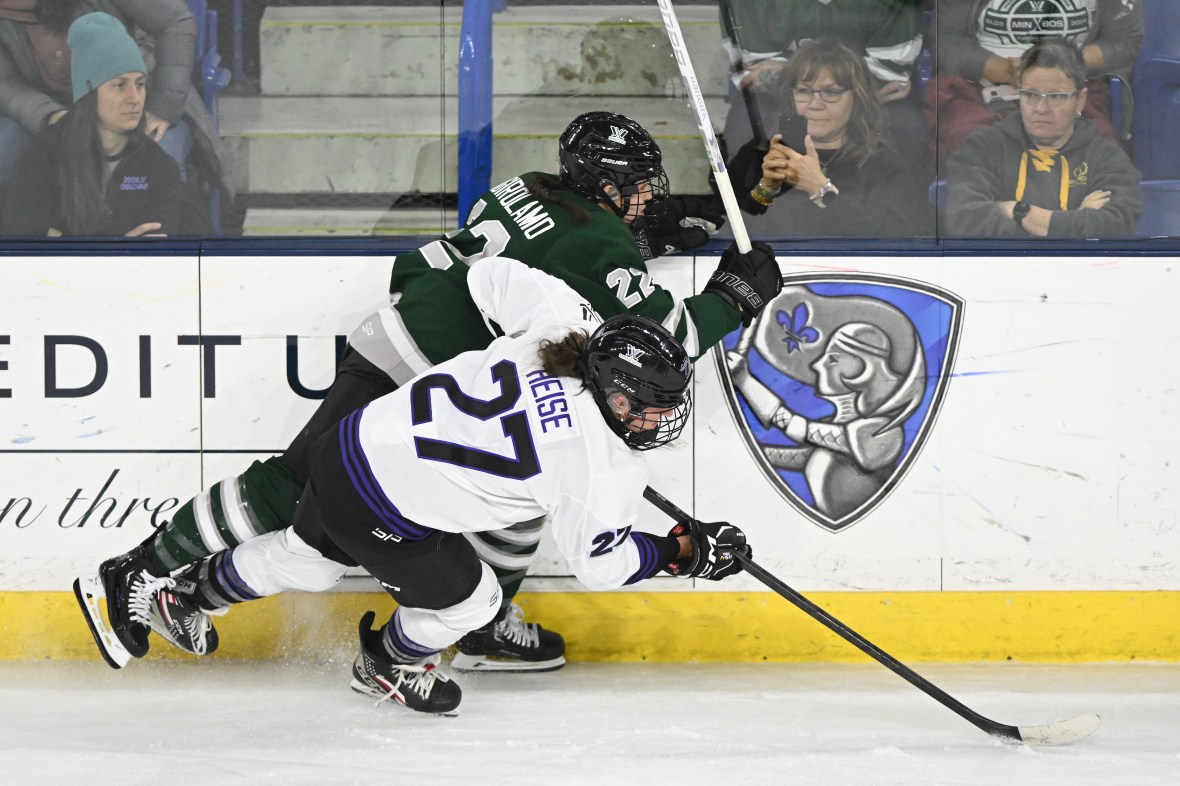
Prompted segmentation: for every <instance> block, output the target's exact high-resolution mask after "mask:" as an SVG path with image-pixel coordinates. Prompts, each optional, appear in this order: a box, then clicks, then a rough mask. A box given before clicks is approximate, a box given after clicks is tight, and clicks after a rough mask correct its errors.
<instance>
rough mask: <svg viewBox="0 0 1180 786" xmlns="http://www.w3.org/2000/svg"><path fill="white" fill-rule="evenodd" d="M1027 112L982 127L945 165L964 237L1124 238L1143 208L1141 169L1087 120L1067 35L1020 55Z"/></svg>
mask: <svg viewBox="0 0 1180 786" xmlns="http://www.w3.org/2000/svg"><path fill="white" fill-rule="evenodd" d="M1016 84H1017V86H1018V96H1019V98H1018V101H1019V104H1020V111H1019V113H1016V114H1012V115H1009V116H1008V117H1006V118H1004V119H1003V120H1001V121H1000V122H999V123H996V124H995V125H993V126H988V127H986V128H981V129H979V130H977V131H975V132H974V133H972V134H971V135H970V136H968V137H967V139H966V140H965V141H964V142H963V145H962V146H961V147H960V148H959V149H958V150H957V151H956V152H955V153H954V155H952V156H951V157H950V160H949V161H948V162H947V205H946V214H947V222H948V228H949V231H950V233H951V234H954V235H957V236H960V237H1014V238H1028V237H1087V238H1089V237H1118V236H1128V235H1131V234H1133V233H1134V231H1135V225H1136V223H1137V222H1138V220H1139V216H1140V215H1141V214H1142V212H1143V198H1142V195H1141V194H1140V192H1139V177H1140V176H1139V172H1138V171H1137V170H1136V169H1135V167H1134V165H1133V164H1132V163H1131V159H1130V158H1129V157H1128V156H1127V154H1126V153H1125V152H1124V151H1123V149H1122V147H1120V146H1119V145H1117V144H1115V143H1114V142H1111V141H1110V140H1108V139H1106V138H1104V137H1102V136H1100V135H1099V134H1098V131H1097V129H1096V127H1095V123H1094V121H1093V120H1091V119H1089V118H1086V117H1082V107H1084V106H1085V104H1086V87H1085V84H1086V72H1085V66H1084V65H1083V63H1082V58H1081V55H1080V53H1079V52H1078V50H1077V48H1076V47H1075V46H1074V45H1073V44H1071V43H1069V42H1068V41H1066V40H1065V39H1063V38H1055V39H1049V40H1046V41H1042V42H1040V43H1038V44H1036V45H1034V46H1033V47H1031V48H1030V49H1028V50H1027V51H1026V52H1025V53H1024V55H1023V56H1022V57H1021V59H1020V65H1019V69H1018V71H1017V80H1016Z"/></svg>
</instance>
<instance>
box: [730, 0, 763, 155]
mask: <svg viewBox="0 0 1180 786" xmlns="http://www.w3.org/2000/svg"><path fill="white" fill-rule="evenodd" d="M724 9H725V10H724V11H723V13H724V14H725V24H726V27H727V28H728V29H729V30H730V33H731V35H732V39H733V46H732V47H726V48H727V49H728V50H729V52H730V56H729V71H730V75H731V77H732V76H738V77H739V79H740V76H739V75H740V74H741V73H742V70H743V68H742V56H741V53H740V52H739V51H738V49H739V46H740V45H739V43H738V24H737V19H735V18H734V15H733V6H732V5H729V4H726V5H725V6H724ZM738 91H739V92H740V93H741V94H742V103H744V104H745V105H746V119H747V120H749V121H750V130H751V131H753V132H754V146H755V147H757V148H758V149H759V150H761V151H762V152H764V153H765V152H766V151H767V150H768V149H769V148H770V138H769V137H767V135H766V128H765V127H764V126H763V125H762V112H761V110H759V109H758V99H757V98H755V97H754V93H753V90H752V89H751V88H750V86H749V85H742V86H739V88H738Z"/></svg>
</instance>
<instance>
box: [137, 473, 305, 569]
mask: <svg viewBox="0 0 1180 786" xmlns="http://www.w3.org/2000/svg"><path fill="white" fill-rule="evenodd" d="M302 493H303V483H301V482H300V481H299V480H298V479H297V478H296V477H295V475H294V474H293V473H292V472H291V470H290V469H289V468H288V467H287V466H286V465H285V464H284V463H283V461H282V460H281V459H280V458H279V457H277V456H275V457H271V458H269V459H267V460H266V461H255V462H254V463H253V464H251V465H250V467H249V468H248V469H247V470H246V471H245V472H243V473H242V474H241V475H236V476H234V477H230V478H226V479H225V480H223V481H221V482H219V483H215V484H213V487H212V488H210V489H209V490H208V491H202V492H201V493H200V494H198V495H197V496H195V497H193V498H192V499H190V500H189V501H188V502H186V503H184V504H183V505H181V506H180V508H179V509H178V510H177V511H176V513H175V514H174V515H173V516H172V520H171V521H169V522H168V523H167V524H166V525H164V527H163V528H162V529H160V531H158V532H157V533H156V535H155V538H154V541H153V544H152V548H151V549H149V551H150V553H151V559H152V561H153V562H154V563H157V564H158V566H160V567H162V568H164V571H165V572H167V571H173V570H176V569H177V568H181V567H183V566H185V565H190V564H192V563H194V562H197V561H198V560H201V559H203V558H205V557H207V556H209V555H210V554H214V553H216V552H219V551H224V550H225V549H230V548H233V547H234V546H236V545H238V544H239V543H242V542H243V541H246V540H249V539H251V538H254V537H257V536H258V535H262V534H265V533H267V532H273V531H275V530H279V529H282V528H284V527H286V526H289V525H290V523H291V519H292V518H293V517H294V515H295V505H296V504H297V503H298V502H299V496H300V495H301V494H302Z"/></svg>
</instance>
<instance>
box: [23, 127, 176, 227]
mask: <svg viewBox="0 0 1180 786" xmlns="http://www.w3.org/2000/svg"><path fill="white" fill-rule="evenodd" d="M62 131H63V127H62V126H61V124H60V123H59V124H54V125H52V126H49V127H48V128H46V129H45V130H44V131H42V132H41V133H39V134H37V136H35V137H34V138H33V141H32V142H31V143H29V146H28V148H26V149H25V152H24V154H23V155H22V156H21V159H20V161H19V162H17V165H16V169H14V170H13V173H12V175H11V177H10V178H9V180H8V182H7V183H6V184H5V194H4V209H3V213H2V214H0V234H4V235H10V236H11V235H22V236H35V237H45V235H46V234H47V233H48V231H49V229H50V227H52V228H54V229H57V230H59V231H60V232H62V234H64V235H76V234H78V232H77V231H73V230H71V228H70V227H67V226H65V225H64V224H65V222H64V220H63V217H62V194H61V185H60V178H59V173H60V167H62V166H64V165H65V163H66V156H65V152H64V150H63V145H62V142H63V134H62ZM116 161H117V163H115V168H114V171H112V172H111V176H110V178H109V179H108V180H107V184H106V191H105V199H104V201H105V202H106V208H107V220H106V221H105V222H104V225H103V228H102V230H101V231H100V232H98V233H97V234H99V235H125V234H127V232H129V231H130V230H132V229H134V228H135V227H137V226H139V225H140V224H144V223H147V222H149V221H155V222H159V223H161V224H163V226H162V227H161V229H159V230H157V231H158V232H162V233H164V234H167V235H173V234H177V233H178V232H179V230H180V226H179V219H180V171H179V170H178V169H177V167H176V162H174V161H173V160H172V159H171V158H169V156H168V154H167V153H165V152H164V151H163V150H162V149H161V148H160V146H159V145H157V144H156V143H155V142H154V141H152V140H151V139H149V138H148V137H146V136H144V135H142V134H135V135H133V137H132V141H131V143H130V144H128V145H127V148H126V149H125V150H124V151H123V152H122V153H121V154H120V155H119V156H117V158H116Z"/></svg>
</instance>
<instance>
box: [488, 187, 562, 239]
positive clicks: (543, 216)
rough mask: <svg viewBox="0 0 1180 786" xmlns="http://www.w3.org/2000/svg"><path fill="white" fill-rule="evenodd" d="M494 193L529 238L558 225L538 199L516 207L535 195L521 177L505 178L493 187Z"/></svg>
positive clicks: (505, 210)
mask: <svg viewBox="0 0 1180 786" xmlns="http://www.w3.org/2000/svg"><path fill="white" fill-rule="evenodd" d="M492 194H494V195H495V197H496V199H498V200H499V201H500V206H501V207H503V208H504V212H506V213H507V214H508V215H510V216H512V220H513V221H515V222H516V225H517V226H518V227H520V231H521V233H523V234H524V236H525V237H526V238H528V239H529V240H532V239H534V238H536V237H538V236H539V235H542V234H544V233H546V232H548V231H549V230H550V229H553V227H554V226H556V224H554V223H553V217H552V216H550V215H549V214H548V213H547V212H545V208H544V206H542V205H541V203H540V202H538V201H537V200H536V199H533V200H532V201H531V202H527V203H526V204H524V205H521V206H520V207H516V205H517V204H518V203H520V202H522V201H523V200H526V199H529V198H531V197H532V196H533V195H532V194H530V193H529V190H528V187H527V186H526V185H525V184H524V181H523V180H521V179H520V178H519V177H514V178H512V179H511V180H505V181H504V182H503V183H501V184H500V185H498V186H496V187H495V188H493V189H492Z"/></svg>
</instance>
